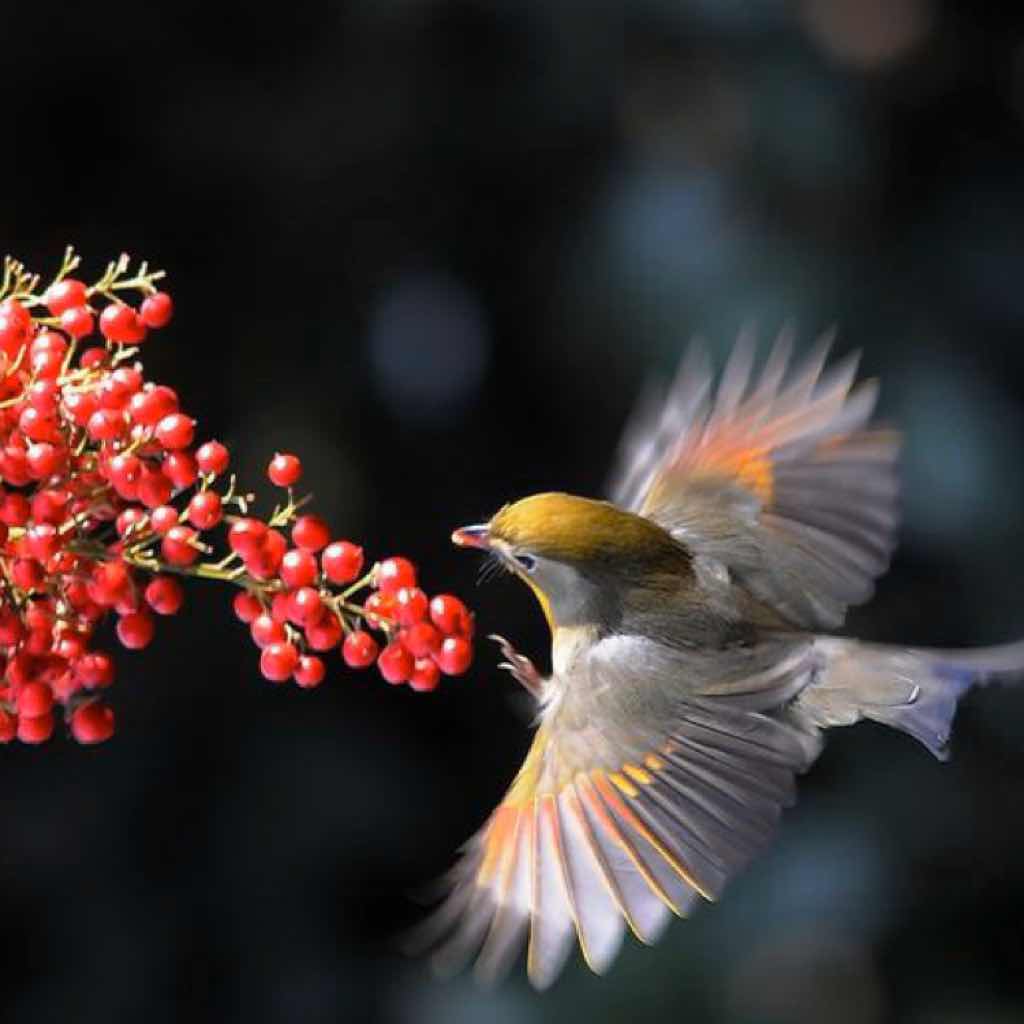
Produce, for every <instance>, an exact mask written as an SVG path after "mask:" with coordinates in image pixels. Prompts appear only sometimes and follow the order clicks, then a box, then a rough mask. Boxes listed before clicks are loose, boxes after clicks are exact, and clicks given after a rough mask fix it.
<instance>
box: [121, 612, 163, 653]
mask: <svg viewBox="0 0 1024 1024" xmlns="http://www.w3.org/2000/svg"><path fill="white" fill-rule="evenodd" d="M155 630H156V623H155V622H154V621H153V616H152V615H150V614H149V612H147V611H141V612H132V613H131V614H130V615H122V616H121V618H119V619H118V620H117V638H118V640H120V641H121V643H122V645H123V646H125V647H127V648H128V649H129V650H131V651H141V650H142V648H143V647H148V646H149V644H150V642H151V641H152V639H153V633H154V632H155Z"/></svg>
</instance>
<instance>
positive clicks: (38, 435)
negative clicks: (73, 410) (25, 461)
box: [18, 405, 61, 444]
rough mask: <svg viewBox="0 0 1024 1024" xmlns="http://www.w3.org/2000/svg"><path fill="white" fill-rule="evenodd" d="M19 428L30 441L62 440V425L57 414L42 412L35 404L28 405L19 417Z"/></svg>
mask: <svg viewBox="0 0 1024 1024" xmlns="http://www.w3.org/2000/svg"><path fill="white" fill-rule="evenodd" d="M18 429H19V430H20V431H21V432H22V433H23V434H24V435H25V436H26V437H27V438H28V439H29V440H30V441H51V442H53V443H54V444H58V443H60V441H61V433H60V427H59V425H58V423H57V419H56V417H55V416H47V415H45V414H44V413H41V412H40V411H39V410H38V409H37V408H36V407H35V406H34V405H26V406H25V407H24V408H23V409H22V410H21V415H20V416H19V417H18Z"/></svg>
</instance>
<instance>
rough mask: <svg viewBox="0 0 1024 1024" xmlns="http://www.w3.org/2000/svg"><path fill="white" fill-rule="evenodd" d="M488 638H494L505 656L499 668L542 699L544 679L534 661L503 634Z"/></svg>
mask: <svg viewBox="0 0 1024 1024" xmlns="http://www.w3.org/2000/svg"><path fill="white" fill-rule="evenodd" d="M488 639H489V640H493V641H494V642H495V643H496V644H497V645H498V646H499V647H500V648H501V653H502V655H503V656H504V658H505V660H504V661H502V662H499V663H498V668H500V669H503V670H504V671H505V672H508V673H509V674H510V675H511V676H512V678H513V679H515V680H516V682H518V683H519V684H520V685H521V686H523V687H524V688H525V689H526V690H528V691H529V692H530V693H532V694H533V695H534V697H536V698H538V699H540V695H541V693H542V692H543V690H544V679H543V677H542V676H541V674H540V673H539V672H538V671H537V667H536V666H535V665H534V663H533V662H532V661H530V659H529V658H528V657H527V656H526V655H525V654H520V653H519V652H518V651H517V650H516V649H515V648H514V647H513V646H512V645H511V644H510V643H509V642H508V641H507V640H506V639H505V638H504V637H503V636H498V634H497V633H492V634H491V635H490V636H489V637H488Z"/></svg>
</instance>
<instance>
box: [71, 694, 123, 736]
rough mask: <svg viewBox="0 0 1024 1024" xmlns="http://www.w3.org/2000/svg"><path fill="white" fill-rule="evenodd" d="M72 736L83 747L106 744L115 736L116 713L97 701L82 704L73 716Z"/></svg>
mask: <svg viewBox="0 0 1024 1024" xmlns="http://www.w3.org/2000/svg"><path fill="white" fill-rule="evenodd" d="M71 735H72V736H74V738H75V739H76V740H77V741H78V742H79V743H81V744H83V745H91V744H94V743H104V742H106V741H107V740H109V739H110V737H111V736H113V735H114V712H113V711H112V710H111V709H110V708H108V707H107V706H106V704H100V703H99V702H98V701H95V700H93V701H90V702H89V703H88V704H82V705H81V706H80V707H78V708H76V709H75V713H74V714H73V715H72V716H71Z"/></svg>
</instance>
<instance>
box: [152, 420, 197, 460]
mask: <svg viewBox="0 0 1024 1024" xmlns="http://www.w3.org/2000/svg"><path fill="white" fill-rule="evenodd" d="M195 433H196V421H195V420H194V419H192V418H191V417H189V416H186V415H185V414H184V413H180V412H172V413H171V414H170V415H169V416H165V417H164V418H163V419H162V420H161V421H160V422H159V423H158V424H157V425H156V439H157V440H158V441H159V442H160V443H161V444H162V445H163V446H164V447H165V448H166V449H168V451H174V450H176V449H179V448H187V447H188V446H189V445H190V444H191V443H192V439H193V438H194V437H195Z"/></svg>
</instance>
